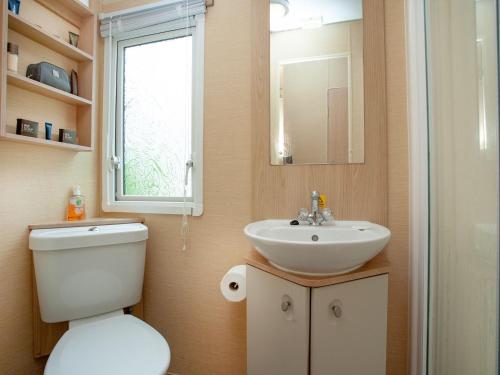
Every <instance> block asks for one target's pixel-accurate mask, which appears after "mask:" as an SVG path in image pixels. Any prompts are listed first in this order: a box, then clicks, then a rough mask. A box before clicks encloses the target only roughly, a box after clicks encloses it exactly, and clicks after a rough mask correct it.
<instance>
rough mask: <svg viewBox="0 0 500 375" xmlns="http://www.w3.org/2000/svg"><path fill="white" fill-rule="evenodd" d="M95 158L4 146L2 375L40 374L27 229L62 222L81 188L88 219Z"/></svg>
mask: <svg viewBox="0 0 500 375" xmlns="http://www.w3.org/2000/svg"><path fill="white" fill-rule="evenodd" d="M96 176H97V153H96V152H93V153H89V154H86V153H73V152H68V151H62V150H59V149H51V148H45V147H41V146H31V145H24V144H18V143H13V142H0V185H1V187H2V188H1V190H2V193H1V194H0V278H1V279H0V300H1V301H2V307H1V308H0V332H1V335H0V372H1V373H2V374H5V375H8V374H12V375H19V374H23V375H24V374H26V375H28V374H41V373H42V368H43V363H44V361H43V360H42V361H35V360H34V359H33V331H32V325H33V323H32V308H31V306H32V283H31V253H30V251H29V250H28V228H27V226H28V224H32V223H38V222H47V221H54V220H62V219H64V216H65V208H66V203H67V200H68V194H69V193H70V188H71V187H72V186H73V185H75V184H80V185H81V187H82V191H83V193H84V194H85V195H86V196H87V209H88V214H89V215H95V213H96V208H97V203H96V199H95V198H96V196H97V182H96Z"/></svg>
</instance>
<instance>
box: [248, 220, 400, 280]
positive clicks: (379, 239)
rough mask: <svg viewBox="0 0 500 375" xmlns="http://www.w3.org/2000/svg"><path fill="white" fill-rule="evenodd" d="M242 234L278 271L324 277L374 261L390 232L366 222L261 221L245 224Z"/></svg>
mask: <svg viewBox="0 0 500 375" xmlns="http://www.w3.org/2000/svg"><path fill="white" fill-rule="evenodd" d="M245 235H246V236H247V237H248V239H249V240H250V242H252V244H253V246H254V247H255V248H256V249H257V251H258V252H259V253H260V254H262V256H264V257H265V258H266V259H267V260H269V262H270V263H271V264H272V265H273V266H275V267H277V268H279V269H281V270H284V271H287V272H293V273H297V274H302V275H313V276H327V275H337V274H341V273H346V272H349V271H353V270H355V269H356V268H359V267H361V266H362V265H363V264H365V263H366V262H368V261H369V260H370V259H372V258H374V257H375V256H376V255H377V254H378V253H380V252H381V251H382V249H383V248H384V247H385V245H387V242H389V239H390V238H391V231H390V230H389V229H387V228H385V227H383V226H381V225H378V224H373V223H370V222H368V221H336V222H335V224H334V225H322V226H311V225H290V221H289V220H263V221H257V222H255V223H251V224H249V225H247V226H246V227H245Z"/></svg>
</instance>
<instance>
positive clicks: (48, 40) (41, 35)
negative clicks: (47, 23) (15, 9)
mask: <svg viewBox="0 0 500 375" xmlns="http://www.w3.org/2000/svg"><path fill="white" fill-rule="evenodd" d="M8 15H9V16H8V18H9V29H11V30H14V31H17V32H18V33H20V34H22V35H24V36H26V37H28V38H30V39H32V40H34V41H35V42H38V43H40V44H42V45H44V46H45V47H47V48H50V49H51V50H53V51H55V52H58V53H60V54H61V55H64V56H66V57H69V58H70V59H73V60H76V61H93V60H94V58H93V57H92V56H91V55H89V54H88V53H86V52H84V51H82V50H81V49H79V48H76V47H74V46H72V45H71V44H69V43H68V42H66V41H65V40H62V39H61V38H58V37H56V36H53V35H51V34H49V33H48V32H46V31H45V30H43V29H42V28H41V27H40V26H38V25H36V24H34V23H32V22H30V21H28V20H26V19H24V18H23V17H21V16H18V15H16V14H14V13H12V12H8Z"/></svg>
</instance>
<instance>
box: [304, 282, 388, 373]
mask: <svg viewBox="0 0 500 375" xmlns="http://www.w3.org/2000/svg"><path fill="white" fill-rule="evenodd" d="M387 288H388V276H387V275H380V276H374V277H369V278H366V279H361V280H356V281H351V282H347V283H343V284H337V285H331V286H328V287H323V288H315V289H313V290H312V296H311V375H385V373H386V371H385V367H386V366H385V364H386V341H387Z"/></svg>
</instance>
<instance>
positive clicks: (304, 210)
mask: <svg viewBox="0 0 500 375" xmlns="http://www.w3.org/2000/svg"><path fill="white" fill-rule="evenodd" d="M308 217H309V212H308V211H307V208H301V209H300V210H299V215H298V216H297V220H298V221H306V220H307V218H308Z"/></svg>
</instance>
